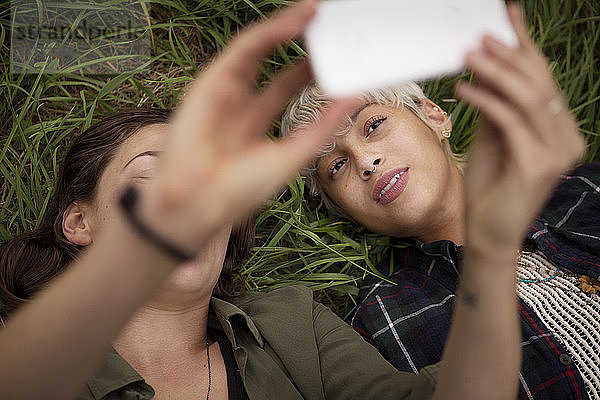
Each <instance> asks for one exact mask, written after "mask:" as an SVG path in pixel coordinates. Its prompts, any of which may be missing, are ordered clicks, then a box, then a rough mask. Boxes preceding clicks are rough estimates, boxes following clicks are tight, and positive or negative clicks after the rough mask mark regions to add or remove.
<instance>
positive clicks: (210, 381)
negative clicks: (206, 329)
mask: <svg viewBox="0 0 600 400" xmlns="http://www.w3.org/2000/svg"><path fill="white" fill-rule="evenodd" d="M209 346H210V342H209V341H208V333H207V334H206V364H207V365H208V390H207V391H206V400H208V399H209V397H210V385H211V383H212V377H211V374H210V352H209V350H208V347H209Z"/></svg>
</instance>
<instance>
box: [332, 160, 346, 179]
mask: <svg viewBox="0 0 600 400" xmlns="http://www.w3.org/2000/svg"><path fill="white" fill-rule="evenodd" d="M345 163H346V160H345V159H344V160H339V161H337V162H336V163H335V164H333V166H332V167H331V168H330V170H329V178H333V175H335V174H336V173H337V172H338V171H339V170H340V168H342V167H343V166H344V164H345Z"/></svg>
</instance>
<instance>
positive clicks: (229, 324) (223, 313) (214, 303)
mask: <svg viewBox="0 0 600 400" xmlns="http://www.w3.org/2000/svg"><path fill="white" fill-rule="evenodd" d="M249 296H250V297H252V294H250V293H249V294H247V295H245V296H241V297H240V298H237V299H234V300H233V301H235V302H236V303H238V304H242V303H243V302H244V300H243V299H245V298H247V297H249ZM210 305H211V307H212V309H213V310H214V312H215V314H216V316H217V319H218V320H219V324H220V325H221V327H222V329H223V332H225V334H226V335H227V337H228V338H229V341H230V342H231V344H232V346H233V347H234V348H236V347H237V346H238V343H237V340H236V337H235V329H234V326H237V325H240V324H241V325H242V326H243V327H244V328H245V329H246V330H248V331H249V332H250V333H251V334H252V337H254V339H255V340H256V342H257V343H258V345H259V346H260V347H261V348H262V347H264V339H263V336H262V335H261V334H260V331H259V330H258V328H257V327H256V325H255V324H254V321H252V319H251V318H250V317H249V316H248V314H247V313H246V312H244V311H243V310H242V309H241V308H239V307H238V305H236V304H233V303H229V302H227V301H225V300H222V299H218V298H215V297H213V298H212V299H211V300H210ZM209 322H210V321H209Z"/></svg>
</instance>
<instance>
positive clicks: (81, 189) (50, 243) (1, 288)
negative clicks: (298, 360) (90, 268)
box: [0, 109, 255, 313]
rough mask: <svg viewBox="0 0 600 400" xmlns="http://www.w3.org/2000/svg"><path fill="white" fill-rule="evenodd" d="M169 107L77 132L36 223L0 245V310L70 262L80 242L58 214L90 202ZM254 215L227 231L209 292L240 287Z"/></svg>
mask: <svg viewBox="0 0 600 400" xmlns="http://www.w3.org/2000/svg"><path fill="white" fill-rule="evenodd" d="M169 113H170V111H168V110H161V109H138V110H134V111H124V112H120V113H117V114H114V115H112V116H110V117H107V118H105V119H103V120H101V121H99V122H98V123H96V124H94V125H92V126H91V127H90V128H88V129H87V130H85V131H84V132H83V133H81V134H80V135H79V136H78V137H77V138H75V140H74V141H73V145H72V146H71V147H70V149H69V150H68V152H67V154H66V155H65V157H64V159H63V161H62V163H61V165H60V167H59V173H58V176H57V179H56V182H55V190H54V194H53V195H52V199H51V200H50V202H49V204H48V208H47V210H46V213H45V214H44V216H43V218H42V220H41V223H40V225H39V228H38V229H36V230H34V231H33V232H27V233H24V234H22V235H19V236H17V237H14V238H12V239H10V240H8V241H7V242H5V243H4V244H3V245H2V246H0V305H2V306H3V308H4V309H3V310H2V311H3V313H7V312H9V311H12V310H14V309H15V308H17V307H18V306H19V305H20V304H22V303H23V302H25V301H26V300H27V299H29V298H31V297H32V296H33V295H34V294H35V293H36V292H37V291H38V290H40V289H42V288H43V287H44V286H45V285H46V284H47V283H48V282H49V281H50V280H51V279H52V278H54V277H55V276H56V275H58V274H59V273H60V272H62V271H63V270H64V268H65V266H66V265H67V264H69V263H70V262H71V261H73V260H74V259H75V258H76V257H77V254H78V253H79V251H80V250H81V249H82V246H78V245H75V244H73V243H71V242H69V240H67V238H66V237H65V235H64V234H63V231H62V219H63V213H64V212H65V210H66V209H67V207H68V206H69V204H71V203H72V202H73V201H75V200H80V201H91V200H92V199H93V198H94V196H95V193H96V190H97V185H98V182H99V180H100V177H101V175H102V173H103V172H104V169H105V168H106V166H107V165H108V163H109V162H110V160H111V159H112V158H113V157H114V155H115V152H116V151H117V149H118V147H119V146H120V145H121V144H122V143H123V142H124V141H125V140H127V139H128V138H129V137H131V136H132V135H133V134H135V133H136V132H137V131H139V130H140V129H141V128H143V127H145V126H148V125H152V124H160V123H166V122H167V121H168V117H169ZM254 224H255V222H254V218H253V217H250V218H248V219H247V220H246V221H243V222H242V223H240V224H238V225H237V226H235V227H234V228H233V230H232V232H231V236H230V238H229V243H228V245H227V253H226V255H225V261H224V263H223V270H222V272H221V276H220V277H219V281H218V282H217V285H216V286H215V289H214V292H213V295H214V296H217V297H223V298H231V297H234V296H236V295H237V294H239V293H240V292H241V291H242V290H243V288H244V282H243V280H242V279H241V277H239V278H240V279H236V275H239V274H237V271H238V268H239V266H240V264H241V263H242V262H243V261H244V260H245V259H246V258H247V257H248V255H249V253H250V249H251V246H252V244H253V241H254V229H255V226H254Z"/></svg>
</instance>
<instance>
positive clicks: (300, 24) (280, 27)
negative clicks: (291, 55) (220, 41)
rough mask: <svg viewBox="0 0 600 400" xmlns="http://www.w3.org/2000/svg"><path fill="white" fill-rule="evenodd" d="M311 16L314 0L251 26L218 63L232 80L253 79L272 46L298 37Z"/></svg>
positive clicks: (273, 47) (297, 4)
mask: <svg viewBox="0 0 600 400" xmlns="http://www.w3.org/2000/svg"><path fill="white" fill-rule="evenodd" d="M314 13H315V2H314V0H303V1H300V2H298V3H296V4H295V5H293V6H291V7H286V8H284V9H282V10H280V11H278V12H277V13H276V14H275V15H273V16H272V17H270V18H269V19H267V20H266V21H263V22H260V23H256V24H254V25H251V26H250V27H248V28H247V29H246V30H245V31H244V32H242V33H241V34H240V35H239V36H238V37H236V38H235V39H234V40H233V41H232V42H231V44H230V45H229V47H228V48H227V50H226V51H225V52H224V53H223V56H222V57H221V59H220V60H219V61H218V62H217V64H219V65H220V66H221V67H222V68H223V71H227V72H228V73H230V74H232V75H233V76H234V77H237V78H240V79H242V80H251V79H254V77H255V76H256V74H257V72H258V67H259V64H260V62H261V60H262V59H263V58H264V57H266V56H267V55H268V54H269V53H271V52H272V51H273V49H275V47H277V46H279V45H281V44H283V43H285V42H286V41H288V40H291V39H293V38H294V37H296V36H298V35H299V34H300V33H301V32H302V31H303V30H304V28H305V27H306V25H307V24H308V22H309V21H310V19H311V18H312V17H313V15H314Z"/></svg>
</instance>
